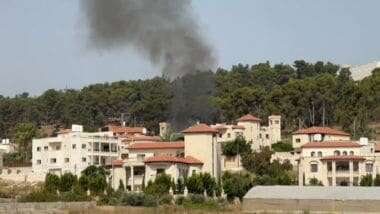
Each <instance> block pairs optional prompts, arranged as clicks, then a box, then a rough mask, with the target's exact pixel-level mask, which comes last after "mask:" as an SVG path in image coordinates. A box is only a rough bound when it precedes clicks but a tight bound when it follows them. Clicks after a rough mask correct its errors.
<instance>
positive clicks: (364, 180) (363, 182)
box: [360, 174, 373, 186]
mask: <svg viewBox="0 0 380 214" xmlns="http://www.w3.org/2000/svg"><path fill="white" fill-rule="evenodd" d="M372 185H373V180H372V175H370V174H368V175H363V176H362V177H361V179H360V186H372Z"/></svg>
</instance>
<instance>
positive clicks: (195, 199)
mask: <svg viewBox="0 0 380 214" xmlns="http://www.w3.org/2000/svg"><path fill="white" fill-rule="evenodd" d="M190 201H191V202H192V203H194V204H201V203H204V202H205V201H206V198H205V197H204V195H201V194H191V195H190Z"/></svg>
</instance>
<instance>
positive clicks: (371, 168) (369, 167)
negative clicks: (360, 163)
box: [365, 163, 373, 173]
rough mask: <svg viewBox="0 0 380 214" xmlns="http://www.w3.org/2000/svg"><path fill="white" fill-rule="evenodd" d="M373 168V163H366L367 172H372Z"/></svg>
mask: <svg viewBox="0 0 380 214" xmlns="http://www.w3.org/2000/svg"><path fill="white" fill-rule="evenodd" d="M372 170H373V164H372V163H366V164H365V171H366V172H367V173H372Z"/></svg>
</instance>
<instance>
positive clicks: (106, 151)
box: [32, 125, 119, 176]
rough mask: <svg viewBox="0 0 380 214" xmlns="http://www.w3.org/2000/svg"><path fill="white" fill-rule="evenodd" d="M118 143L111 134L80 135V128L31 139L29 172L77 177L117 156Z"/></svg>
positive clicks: (109, 162) (106, 163)
mask: <svg viewBox="0 0 380 214" xmlns="http://www.w3.org/2000/svg"><path fill="white" fill-rule="evenodd" d="M118 144H119V140H118V138H117V137H114V136H113V133H112V132H95V133H87V132H83V127H82V126H80V125H73V126H72V129H71V130H69V131H65V132H64V133H59V134H58V135H57V136H56V137H49V138H41V139H33V142H32V153H33V158H32V171H33V173H35V174H40V175H42V176H43V175H46V174H47V173H54V174H58V175H61V174H63V173H65V172H71V173H73V174H75V175H78V176H79V175H80V173H81V172H82V170H84V169H85V168H86V167H88V166H90V165H96V166H105V165H109V164H111V162H112V161H113V160H116V159H117V158H118V157H119V153H118Z"/></svg>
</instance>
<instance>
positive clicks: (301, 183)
mask: <svg viewBox="0 0 380 214" xmlns="http://www.w3.org/2000/svg"><path fill="white" fill-rule="evenodd" d="M301 163H302V162H301V160H299V162H298V186H303V170H302V164H301Z"/></svg>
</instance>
